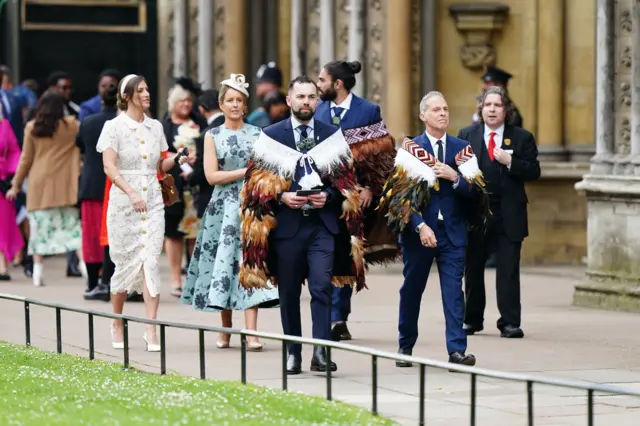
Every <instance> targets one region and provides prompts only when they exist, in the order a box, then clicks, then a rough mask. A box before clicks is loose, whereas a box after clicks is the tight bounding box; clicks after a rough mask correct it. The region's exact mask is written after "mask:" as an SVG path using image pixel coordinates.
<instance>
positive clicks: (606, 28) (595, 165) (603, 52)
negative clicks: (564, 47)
mask: <svg viewBox="0 0 640 426" xmlns="http://www.w3.org/2000/svg"><path fill="white" fill-rule="evenodd" d="M596 7H597V12H596V114H595V115H596V116H595V122H596V123H595V125H596V132H595V136H596V155H595V156H594V157H593V158H592V160H591V173H596V174H607V173H610V172H611V171H612V169H613V163H612V161H611V156H612V155H613V153H614V144H615V114H614V99H615V89H614V74H615V18H614V11H615V5H614V4H613V3H612V2H610V1H609V0H597V6H596Z"/></svg>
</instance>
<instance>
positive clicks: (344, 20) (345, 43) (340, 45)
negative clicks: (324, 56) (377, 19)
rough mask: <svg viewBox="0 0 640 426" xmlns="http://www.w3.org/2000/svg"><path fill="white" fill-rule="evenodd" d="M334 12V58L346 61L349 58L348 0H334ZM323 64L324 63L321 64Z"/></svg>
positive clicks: (349, 10)
mask: <svg viewBox="0 0 640 426" xmlns="http://www.w3.org/2000/svg"><path fill="white" fill-rule="evenodd" d="M333 4H334V8H335V12H334V16H335V18H334V19H335V25H334V28H335V31H336V33H335V41H336V43H335V55H336V59H339V60H342V61H346V60H347V59H348V58H349V14H350V12H351V7H350V6H349V0H334V2H333ZM323 65H324V64H323Z"/></svg>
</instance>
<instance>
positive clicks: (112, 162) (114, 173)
mask: <svg viewBox="0 0 640 426" xmlns="http://www.w3.org/2000/svg"><path fill="white" fill-rule="evenodd" d="M117 160H118V153H117V152H116V151H115V150H114V149H113V148H107V149H106V150H105V151H104V152H103V153H102V165H103V167H104V172H105V174H106V175H107V177H109V179H110V180H111V182H113V184H114V185H115V186H117V187H118V188H120V189H121V190H122V192H124V193H125V194H127V195H131V193H132V192H134V191H135V190H134V189H133V188H132V187H131V185H129V184H128V183H127V181H126V180H125V179H124V176H122V175H120V170H118V166H116V161H117ZM172 161H173V160H172Z"/></svg>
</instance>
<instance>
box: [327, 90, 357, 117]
mask: <svg viewBox="0 0 640 426" xmlns="http://www.w3.org/2000/svg"><path fill="white" fill-rule="evenodd" d="M352 100H353V93H351V92H349V94H348V95H347V97H346V98H344V101H342V102H341V103H340V105H337V104H336V103H335V102H333V101H331V103H330V104H329V106H330V107H331V118H333V117H335V116H336V114H335V113H334V112H333V108H334V107H340V108H344V111H342V113H341V114H340V120H342V119H343V118H344V115H345V114H346V113H347V111H349V109H350V108H351V101H352Z"/></svg>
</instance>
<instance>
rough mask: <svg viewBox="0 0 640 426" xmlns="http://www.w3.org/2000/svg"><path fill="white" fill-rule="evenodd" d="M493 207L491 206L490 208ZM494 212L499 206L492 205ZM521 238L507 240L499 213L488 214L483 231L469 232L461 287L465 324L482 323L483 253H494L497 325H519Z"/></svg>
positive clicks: (484, 298) (483, 296)
mask: <svg viewBox="0 0 640 426" xmlns="http://www.w3.org/2000/svg"><path fill="white" fill-rule="evenodd" d="M494 207H495V208H494ZM491 210H492V211H493V212H494V214H495V213H498V212H499V211H500V208H499V206H492V207H491ZM521 249H522V241H511V240H510V239H509V238H508V237H507V234H506V232H505V231H504V225H503V222H502V218H501V217H500V215H499V213H498V214H495V216H492V218H491V220H490V223H489V226H488V230H487V232H486V233H479V232H476V233H471V234H470V235H469V245H468V246H467V256H466V265H465V280H464V284H465V285H464V291H465V296H466V304H465V316H464V322H465V324H470V325H475V326H480V325H482V324H483V323H484V309H485V306H486V304H487V300H486V292H485V281H484V271H485V264H486V262H487V257H488V256H489V254H491V253H495V255H496V295H497V300H498V311H499V312H500V318H499V319H498V322H497V326H498V328H499V329H502V327H504V326H505V325H512V326H515V327H520V321H521V305H520V251H521Z"/></svg>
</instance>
